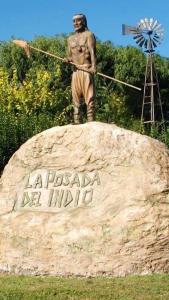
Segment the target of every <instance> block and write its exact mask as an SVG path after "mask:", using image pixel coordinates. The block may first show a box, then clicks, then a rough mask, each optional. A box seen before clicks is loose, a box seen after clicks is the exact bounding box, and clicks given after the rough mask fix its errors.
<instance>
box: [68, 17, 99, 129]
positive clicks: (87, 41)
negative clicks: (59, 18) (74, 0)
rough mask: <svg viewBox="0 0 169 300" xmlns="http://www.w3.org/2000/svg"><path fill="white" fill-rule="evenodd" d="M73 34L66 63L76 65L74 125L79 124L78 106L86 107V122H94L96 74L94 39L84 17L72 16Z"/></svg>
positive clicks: (74, 76)
mask: <svg viewBox="0 0 169 300" xmlns="http://www.w3.org/2000/svg"><path fill="white" fill-rule="evenodd" d="M73 25H74V30H75V33H74V34H73V35H71V36H70V37H69V38H68V61H69V62H72V63H74V64H76V65H77V67H75V69H74V72H73V74H72V101H73V105H74V123H75V124H79V123H81V117H80V104H81V103H82V100H84V101H85V103H86V106H87V120H88V121H94V119H95V105H94V94H95V90H94V73H95V72H96V39H95V36H94V34H93V33H92V32H91V31H89V30H88V28H87V20H86V17H85V15H83V14H76V15H74V16H73Z"/></svg>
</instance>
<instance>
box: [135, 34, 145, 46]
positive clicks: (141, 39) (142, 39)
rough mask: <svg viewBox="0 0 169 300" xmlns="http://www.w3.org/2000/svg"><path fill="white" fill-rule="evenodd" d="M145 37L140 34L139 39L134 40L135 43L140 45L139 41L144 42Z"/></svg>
mask: <svg viewBox="0 0 169 300" xmlns="http://www.w3.org/2000/svg"><path fill="white" fill-rule="evenodd" d="M144 41H145V38H144V37H143V36H141V37H140V38H139V39H137V40H136V43H137V44H138V45H139V46H140V43H141V42H144Z"/></svg>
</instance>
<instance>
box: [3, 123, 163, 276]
mask: <svg viewBox="0 0 169 300" xmlns="http://www.w3.org/2000/svg"><path fill="white" fill-rule="evenodd" d="M168 166H169V152H168V149H167V148H166V147H165V145H164V144H162V143H160V142H159V141H157V140H154V139H151V138H149V137H147V136H143V135H140V134H137V133H135V132H132V131H128V130H125V129H122V128H119V127H117V126H115V125H110V124H109V125H108V124H103V123H98V122H92V123H87V124H83V125H74V126H73V125H67V126H63V127H54V128H51V129H49V130H46V131H44V132H42V133H40V134H38V135H36V136H34V137H33V138H31V139H30V140H28V141H27V142H26V143H25V144H24V145H22V147H21V148H20V149H19V150H18V151H17V152H16V153H15V154H14V155H13V157H12V158H11V160H10V161H9V163H8V165H7V166H6V168H5V170H4V173H3V175H2V177H1V182H0V272H10V273H17V274H52V275H70V274H72V275H84V276H86V275H101V274H107V275H115V276H121V275H126V274H145V273H147V274H150V273H152V272H169V194H168V187H169V185H168V183H169V173H168Z"/></svg>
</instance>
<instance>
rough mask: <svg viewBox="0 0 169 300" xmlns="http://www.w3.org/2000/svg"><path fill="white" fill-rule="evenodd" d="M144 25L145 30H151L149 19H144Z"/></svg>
mask: <svg viewBox="0 0 169 300" xmlns="http://www.w3.org/2000/svg"><path fill="white" fill-rule="evenodd" d="M144 21H145V23H146V28H147V29H148V30H151V26H150V20H149V19H147V18H145V20H144Z"/></svg>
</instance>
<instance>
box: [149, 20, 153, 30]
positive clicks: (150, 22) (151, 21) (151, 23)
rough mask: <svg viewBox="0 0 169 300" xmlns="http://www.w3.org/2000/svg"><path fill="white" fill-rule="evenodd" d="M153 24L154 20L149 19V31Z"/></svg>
mask: <svg viewBox="0 0 169 300" xmlns="http://www.w3.org/2000/svg"><path fill="white" fill-rule="evenodd" d="M153 23H154V19H153V18H150V21H149V24H150V29H152V27H153Z"/></svg>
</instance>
